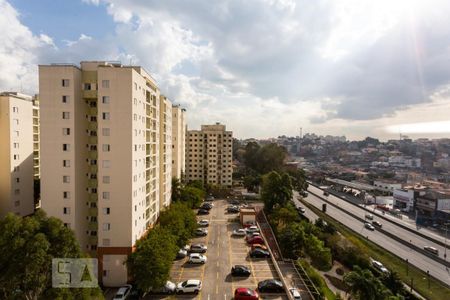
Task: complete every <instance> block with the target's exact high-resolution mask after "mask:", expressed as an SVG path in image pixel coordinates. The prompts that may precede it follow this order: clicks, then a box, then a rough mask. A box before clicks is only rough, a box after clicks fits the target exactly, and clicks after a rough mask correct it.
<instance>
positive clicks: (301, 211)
mask: <svg viewBox="0 0 450 300" xmlns="http://www.w3.org/2000/svg"><path fill="white" fill-rule="evenodd" d="M297 210H298V212H300V213H302V214H304V213H305V212H306V210H305V208H304V207H301V206H299V207H297Z"/></svg>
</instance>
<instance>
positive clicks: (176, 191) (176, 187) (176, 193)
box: [172, 177, 182, 202]
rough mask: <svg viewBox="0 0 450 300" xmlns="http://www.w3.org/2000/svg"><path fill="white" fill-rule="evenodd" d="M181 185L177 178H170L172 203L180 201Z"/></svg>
mask: <svg viewBox="0 0 450 300" xmlns="http://www.w3.org/2000/svg"><path fill="white" fill-rule="evenodd" d="M181 189H182V185H181V182H180V180H179V179H178V178H176V177H172V202H177V201H180V200H181Z"/></svg>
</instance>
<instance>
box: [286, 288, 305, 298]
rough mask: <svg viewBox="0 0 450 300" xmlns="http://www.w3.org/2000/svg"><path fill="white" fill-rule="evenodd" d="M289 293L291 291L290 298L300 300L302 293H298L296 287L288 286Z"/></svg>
mask: <svg viewBox="0 0 450 300" xmlns="http://www.w3.org/2000/svg"><path fill="white" fill-rule="evenodd" d="M289 293H291V296H292V298H294V299H295V300H302V295H300V292H299V291H298V289H296V288H290V289H289Z"/></svg>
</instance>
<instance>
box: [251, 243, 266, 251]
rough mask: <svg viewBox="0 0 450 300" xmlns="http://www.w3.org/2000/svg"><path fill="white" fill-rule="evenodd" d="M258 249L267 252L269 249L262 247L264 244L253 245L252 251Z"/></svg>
mask: <svg viewBox="0 0 450 300" xmlns="http://www.w3.org/2000/svg"><path fill="white" fill-rule="evenodd" d="M258 248H259V249H262V250H266V251H267V247H266V246H264V245H262V244H253V245H252V250H255V249H258Z"/></svg>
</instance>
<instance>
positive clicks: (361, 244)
mask: <svg viewBox="0 0 450 300" xmlns="http://www.w3.org/2000/svg"><path fill="white" fill-rule="evenodd" d="M300 201H301V202H302V203H303V204H304V205H305V206H307V207H308V208H309V209H311V210H312V211H313V212H314V213H315V214H316V215H317V216H319V217H320V218H322V219H323V220H325V221H327V222H328V223H330V224H333V225H334V226H335V227H336V229H337V230H338V231H339V232H340V233H341V234H342V235H343V236H345V237H346V238H347V239H348V240H349V241H350V242H352V243H353V244H354V245H355V246H356V247H358V248H359V249H360V250H361V251H363V252H365V253H367V254H368V255H369V256H370V257H373V258H374V259H376V260H378V261H381V262H382V263H383V264H384V265H385V266H386V267H387V268H388V269H390V270H394V271H395V272H397V273H398V275H399V278H400V279H401V280H402V281H403V282H405V283H406V284H408V285H410V286H411V280H412V282H413V288H414V289H415V290H416V291H417V292H418V293H419V294H421V295H422V296H423V297H425V298H427V299H430V300H442V299H450V289H449V288H447V287H446V286H445V285H444V284H442V283H441V282H439V281H438V280H436V279H434V278H433V277H430V288H429V289H428V280H427V274H426V273H425V272H423V271H422V270H420V269H418V268H416V267H414V266H412V265H411V264H409V266H408V267H407V266H406V262H405V261H404V260H403V259H402V258H400V257H398V256H396V255H394V254H392V253H390V252H389V251H387V250H385V249H384V248H382V247H380V246H378V245H376V244H375V243H373V242H371V241H369V240H367V239H365V238H363V237H361V236H360V235H358V234H357V233H355V232H354V231H353V230H351V229H349V228H348V227H346V226H344V225H342V224H341V223H339V222H338V221H336V220H334V219H333V218H331V217H330V216H328V215H327V214H324V213H323V212H322V211H321V210H319V209H317V208H316V207H314V206H312V205H311V204H309V203H308V202H306V201H303V200H300Z"/></svg>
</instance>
